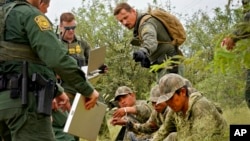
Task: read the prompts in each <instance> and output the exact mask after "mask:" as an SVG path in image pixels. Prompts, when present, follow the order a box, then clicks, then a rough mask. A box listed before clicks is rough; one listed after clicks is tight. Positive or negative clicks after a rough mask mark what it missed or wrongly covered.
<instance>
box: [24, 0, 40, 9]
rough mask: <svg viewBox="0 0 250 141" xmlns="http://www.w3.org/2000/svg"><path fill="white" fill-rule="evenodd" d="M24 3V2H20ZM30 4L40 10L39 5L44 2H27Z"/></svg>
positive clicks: (31, 0)
mask: <svg viewBox="0 0 250 141" xmlns="http://www.w3.org/2000/svg"><path fill="white" fill-rule="evenodd" d="M19 1H22V0H19ZM26 1H27V2H28V3H30V4H31V5H32V6H34V7H36V8H39V5H40V3H41V1H42V0H26Z"/></svg>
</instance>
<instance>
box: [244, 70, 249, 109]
mask: <svg viewBox="0 0 250 141" xmlns="http://www.w3.org/2000/svg"><path fill="white" fill-rule="evenodd" d="M245 99H246V102H247V106H248V108H250V69H248V70H247V78H246V88H245Z"/></svg>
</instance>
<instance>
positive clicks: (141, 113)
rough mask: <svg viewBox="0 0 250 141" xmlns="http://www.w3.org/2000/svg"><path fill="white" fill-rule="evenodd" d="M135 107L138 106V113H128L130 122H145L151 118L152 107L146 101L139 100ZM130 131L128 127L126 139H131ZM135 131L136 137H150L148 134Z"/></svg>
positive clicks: (125, 140)
mask: <svg viewBox="0 0 250 141" xmlns="http://www.w3.org/2000/svg"><path fill="white" fill-rule="evenodd" d="M135 108H136V114H128V115H127V117H125V118H127V120H128V122H133V123H145V122H146V121H147V120H148V119H149V117H150V114H151V112H152V110H151V107H150V106H149V105H148V104H147V102H146V101H144V100H137V101H136V104H135ZM128 132H129V129H128V128H127V129H126V133H125V136H124V141H129V137H128ZM134 133H135V134H136V138H138V139H143V138H148V135H146V134H143V133H141V132H134Z"/></svg>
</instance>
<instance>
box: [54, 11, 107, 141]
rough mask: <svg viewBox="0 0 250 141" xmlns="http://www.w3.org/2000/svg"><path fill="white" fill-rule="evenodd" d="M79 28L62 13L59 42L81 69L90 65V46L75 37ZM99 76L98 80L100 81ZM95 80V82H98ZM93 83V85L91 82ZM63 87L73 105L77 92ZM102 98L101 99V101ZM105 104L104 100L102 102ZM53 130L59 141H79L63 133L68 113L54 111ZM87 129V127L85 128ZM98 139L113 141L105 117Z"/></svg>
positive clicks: (67, 14) (66, 85) (72, 17)
mask: <svg viewBox="0 0 250 141" xmlns="http://www.w3.org/2000/svg"><path fill="white" fill-rule="evenodd" d="M76 27H77V23H76V20H75V16H74V15H73V14H72V13H71V12H65V13H62V14H61V16H60V34H59V40H60V41H61V42H62V43H63V45H64V46H65V48H66V49H67V50H68V54H69V55H70V56H72V57H73V58H74V59H75V60H76V61H77V64H78V66H79V67H80V68H81V67H82V66H86V65H88V58H89V51H90V46H89V44H88V43H87V42H86V41H85V40H83V39H80V37H78V36H76V35H75V28H76ZM98 78H99V76H98V77H97V78H96V79H98ZM96 79H95V80H96ZM91 83H93V82H92V81H91ZM61 85H62V86H63V88H64V91H65V92H66V93H67V95H68V96H69V97H70V101H71V103H72V102H73V99H74V97H75V94H76V91H75V90H74V89H73V88H72V87H71V86H70V85H68V84H67V83H65V82H62V83H61ZM100 98H102V97H99V99H100ZM101 101H102V102H104V100H101ZM52 115H53V129H54V132H55V137H56V139H57V141H64V140H67V141H78V140H79V138H78V137H73V136H72V135H70V134H67V133H65V132H63V128H64V125H65V123H66V120H67V116H68V113H67V112H61V111H53V114H52ZM83 128H85V127H83ZM98 139H99V140H102V141H109V140H111V137H110V133H109V129H108V125H107V121H106V116H104V120H103V123H102V125H101V129H100V131H99V134H98Z"/></svg>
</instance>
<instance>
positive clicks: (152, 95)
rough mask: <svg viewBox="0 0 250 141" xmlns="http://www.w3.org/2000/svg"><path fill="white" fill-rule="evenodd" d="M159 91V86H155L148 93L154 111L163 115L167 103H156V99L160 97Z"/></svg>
mask: <svg viewBox="0 0 250 141" xmlns="http://www.w3.org/2000/svg"><path fill="white" fill-rule="evenodd" d="M160 95H161V94H160V89H159V85H155V86H154V87H153V88H152V89H151V91H150V98H149V100H150V102H151V103H152V105H153V107H154V109H155V110H156V111H157V112H158V113H163V112H164V111H165V109H166V107H167V103H166V102H165V101H164V102H161V103H158V104H156V103H157V101H158V98H159V97H160Z"/></svg>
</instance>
